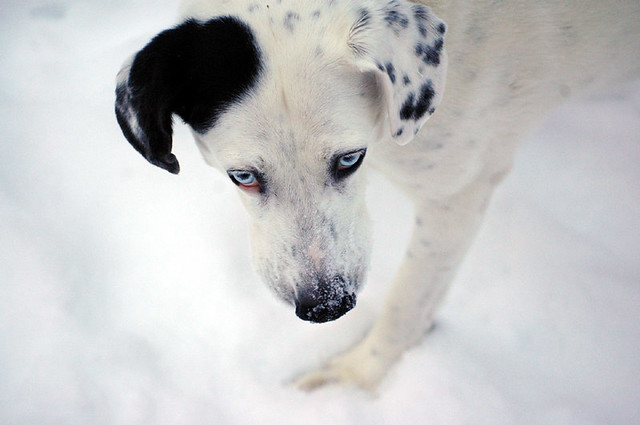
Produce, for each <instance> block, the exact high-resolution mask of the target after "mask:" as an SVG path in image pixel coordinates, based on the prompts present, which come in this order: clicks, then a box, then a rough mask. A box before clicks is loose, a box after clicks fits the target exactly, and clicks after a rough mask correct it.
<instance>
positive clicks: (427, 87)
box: [400, 81, 436, 121]
mask: <svg viewBox="0 0 640 425" xmlns="http://www.w3.org/2000/svg"><path fill="white" fill-rule="evenodd" d="M435 94H436V93H435V91H434V89H433V84H432V82H431V81H427V82H426V83H425V84H423V85H422V87H421V88H420V94H419V95H418V98H417V99H416V95H415V94H414V93H410V94H409V96H407V99H406V100H405V101H404V103H403V104H402V109H400V118H401V119H403V120H411V119H412V120H414V121H418V120H419V119H420V118H422V117H423V116H424V114H426V113H427V112H430V108H431V101H432V100H433V97H434V96H435Z"/></svg>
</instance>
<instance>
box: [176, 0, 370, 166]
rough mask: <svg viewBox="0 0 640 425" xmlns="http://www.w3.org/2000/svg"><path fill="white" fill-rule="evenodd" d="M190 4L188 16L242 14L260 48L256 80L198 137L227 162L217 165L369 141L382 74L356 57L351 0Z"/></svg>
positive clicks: (323, 153) (324, 152) (327, 151)
mask: <svg viewBox="0 0 640 425" xmlns="http://www.w3.org/2000/svg"><path fill="white" fill-rule="evenodd" d="M188 3H190V4H191V7H190V8H188V7H184V8H183V9H184V10H183V12H184V13H185V19H189V18H194V17H195V18H196V19H199V20H205V19H212V18H215V17H216V16H229V15H231V16H233V17H235V18H237V19H239V20H241V21H242V22H243V23H244V24H246V25H247V27H248V28H249V29H250V31H251V32H252V35H253V37H254V38H255V42H256V44H257V48H258V51H259V53H260V61H261V64H260V67H261V70H260V76H259V78H258V81H257V82H256V84H255V86H254V87H253V88H252V89H251V90H250V92H249V93H247V94H246V95H245V96H243V98H242V99H240V100H239V101H237V102H233V103H232V104H231V105H229V106H228V107H227V108H226V110H225V111H224V112H223V113H221V114H220V116H219V117H218V119H217V122H216V125H215V126H214V127H212V128H210V129H209V130H208V131H207V132H206V133H204V134H202V135H200V137H198V139H199V141H200V143H201V145H202V144H206V145H209V146H208V148H209V150H211V151H215V153H216V156H220V158H218V159H220V160H223V161H225V164H218V165H221V166H231V165H234V164H240V163H242V161H245V162H247V161H253V162H256V161H260V160H267V161H268V160H269V159H270V157H271V158H272V157H274V156H275V157H282V156H287V155H288V156H289V157H290V158H293V155H295V156H301V155H307V159H314V158H315V159H322V158H327V157H329V156H331V155H333V154H335V152H336V151H339V150H341V149H343V150H348V149H349V148H353V147H358V146H362V145H365V144H366V143H367V141H368V140H369V139H370V136H371V134H370V133H371V131H372V128H371V127H372V126H371V124H372V123H373V122H374V120H375V116H374V115H375V111H374V110H375V109H376V106H375V103H376V102H375V98H374V97H375V89H374V87H375V81H374V78H373V77H372V76H371V75H365V74H363V73H362V72H360V71H359V70H358V69H357V68H356V67H355V66H354V64H353V59H352V56H351V54H352V53H351V51H350V49H349V46H348V42H347V41H348V34H349V30H350V27H351V25H352V24H353V19H354V16H355V15H354V16H350V14H351V11H348V12H347V10H348V9H350V7H349V5H348V3H347V2H344V5H343V6H344V7H343V8H342V10H343V12H342V13H340V8H339V3H340V2H338V1H335V2H328V1H326V0H324V1H309V2H296V1H286V0H283V1H281V2H273V3H269V4H265V3H258V2H255V1H253V2H252V1H249V2H242V1H238V2H235V1H234V2H207V3H206V5H203V4H202V3H204V2H188ZM328 32H330V33H331V34H332V36H331V37H327V36H326V34H327V33H328ZM300 40H304V42H301V41H300ZM258 153H259V154H258ZM252 156H253V158H252ZM258 157H259V158H258ZM311 157H314V158H311ZM248 165H252V164H248Z"/></svg>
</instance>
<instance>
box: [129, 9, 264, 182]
mask: <svg viewBox="0 0 640 425" xmlns="http://www.w3.org/2000/svg"><path fill="white" fill-rule="evenodd" d="M260 68H261V67H260V54H259V51H258V49H257V47H256V44H255V40H254V37H253V35H252V33H251V31H250V30H249V28H248V27H247V26H246V25H244V24H243V23H241V22H240V21H238V20H237V19H234V18H230V17H225V18H219V19H214V20H211V21H208V22H204V23H202V22H198V21H195V20H189V21H186V22H185V23H183V24H181V25H179V26H177V27H175V28H173V29H170V30H167V31H164V32H162V33H160V34H159V35H158V36H156V37H155V38H154V39H153V40H152V41H151V42H150V43H149V44H148V45H147V46H146V47H145V48H144V49H142V50H141V51H140V52H139V53H138V54H137V55H136V57H135V59H134V61H133V64H132V66H131V70H130V73H129V78H128V81H126V82H124V83H121V84H120V85H119V86H118V88H117V90H116V97H117V99H116V115H117V117H118V122H119V124H120V126H121V128H122V131H123V133H124V135H125V137H126V138H127V139H128V140H129V142H130V143H131V144H132V145H133V146H134V148H135V149H136V150H138V152H140V153H141V154H142V155H143V156H144V157H145V158H147V160H148V161H149V162H151V163H152V164H155V165H157V166H159V167H161V168H164V169H166V170H168V171H170V172H172V173H177V172H178V171H179V165H178V161H177V160H176V158H175V156H173V155H172V154H171V147H172V133H173V130H172V114H177V115H178V116H180V118H182V119H183V120H184V121H185V122H186V123H187V124H189V125H190V126H191V127H192V128H193V129H194V130H196V131H198V132H204V131H206V130H207V129H209V128H211V127H212V126H213V125H214V124H215V122H216V120H217V118H218V116H219V115H220V113H221V112H223V111H224V110H225V109H226V108H228V107H229V105H230V104H231V103H233V102H237V101H238V100H240V99H241V98H242V97H243V95H244V94H245V93H246V92H247V91H248V90H249V89H250V88H251V87H253V85H254V84H255V83H256V81H257V79H258V75H259V71H260ZM134 124H136V125H134Z"/></svg>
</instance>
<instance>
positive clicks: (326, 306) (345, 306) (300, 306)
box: [295, 276, 356, 323]
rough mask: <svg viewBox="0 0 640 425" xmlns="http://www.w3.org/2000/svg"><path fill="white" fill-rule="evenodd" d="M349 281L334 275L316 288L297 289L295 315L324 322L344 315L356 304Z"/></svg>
mask: <svg viewBox="0 0 640 425" xmlns="http://www.w3.org/2000/svg"><path fill="white" fill-rule="evenodd" d="M350 286H351V285H350V284H349V283H346V284H345V282H344V280H343V279H342V278H341V277H339V276H336V277H334V278H333V279H331V280H330V281H328V282H327V281H324V282H320V283H319V284H318V285H317V289H315V290H308V289H303V290H299V291H298V294H297V295H296V297H295V305H296V315H297V316H298V317H299V318H301V319H302V320H307V321H309V322H314V323H324V322H330V321H332V320H336V319H338V318H340V317H342V316H344V315H345V314H346V313H347V312H348V311H350V310H351V309H352V308H353V307H355V305H356V293H355V291H354V290H348V289H346V288H347V287H350Z"/></svg>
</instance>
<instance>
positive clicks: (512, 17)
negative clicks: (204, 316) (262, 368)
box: [180, 0, 640, 388]
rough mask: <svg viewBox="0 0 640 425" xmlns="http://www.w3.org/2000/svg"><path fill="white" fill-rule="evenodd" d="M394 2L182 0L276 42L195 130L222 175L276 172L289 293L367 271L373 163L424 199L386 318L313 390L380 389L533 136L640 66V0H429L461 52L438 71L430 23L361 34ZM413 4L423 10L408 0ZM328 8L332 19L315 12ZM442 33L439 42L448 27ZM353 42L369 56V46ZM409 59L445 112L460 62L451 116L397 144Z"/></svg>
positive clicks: (266, 252)
mask: <svg viewBox="0 0 640 425" xmlns="http://www.w3.org/2000/svg"><path fill="white" fill-rule="evenodd" d="M388 3H389V2H388V1H386V0H357V1H346V0H336V1H328V0H315V1H311V0H309V1H301V0H281V1H276V0H274V1H256V0H233V1H223V0H218V1H215V0H209V1H207V0H186V1H184V2H183V5H182V7H181V18H180V20H181V21H182V20H184V19H187V18H190V17H195V18H197V19H201V20H208V19H211V18H213V17H216V16H220V15H232V16H237V17H239V18H240V19H241V20H242V21H244V22H246V23H247V25H248V26H249V27H250V28H251V30H252V31H253V32H254V34H255V37H256V40H257V43H258V45H259V48H260V50H261V53H262V58H263V61H264V63H263V65H264V67H265V69H264V73H263V75H262V77H261V78H260V80H259V82H258V84H257V85H256V86H255V87H254V88H253V89H252V91H251V93H250V96H248V97H247V98H246V99H245V100H243V101H242V102H240V103H237V104H235V105H234V106H232V107H231V108H230V109H229V110H228V111H226V112H225V113H224V114H223V115H222V116H221V117H220V118H219V121H218V123H217V125H216V126H215V127H214V128H213V129H212V130H210V131H209V132H207V133H206V134H198V133H195V132H194V136H195V138H196V140H197V142H198V145H199V147H200V148H201V151H202V153H203V155H204V157H205V159H206V161H207V162H208V163H209V164H211V165H212V166H215V167H217V168H219V169H221V170H222V171H225V170H227V169H229V168H242V167H248V166H254V167H262V168H263V169H264V170H265V172H266V173H269V178H270V181H271V183H272V185H273V189H274V191H276V192H277V193H278V196H277V200H273V199H272V200H271V201H270V202H268V203H265V202H263V201H261V199H260V197H259V196H255V195H252V194H247V193H242V194H241V197H242V199H243V202H244V204H245V206H246V208H247V211H248V212H249V216H250V221H251V231H252V243H253V256H254V261H255V264H256V268H257V270H258V272H259V273H260V274H261V275H262V276H263V278H264V279H265V281H266V282H267V283H268V284H269V285H270V286H271V287H272V288H273V289H274V290H275V291H276V292H277V293H278V294H279V295H280V296H281V297H283V298H284V299H287V300H291V299H292V298H293V297H294V296H295V293H296V291H297V290H298V289H299V285H301V284H304V283H301V282H299V279H300V277H301V276H304V274H305V268H309V267H312V268H327V269H330V270H328V273H329V274H330V273H331V272H332V270H335V271H343V272H344V271H347V273H350V274H352V275H357V276H358V279H359V280H362V279H364V274H365V270H366V266H367V262H368V253H369V236H368V235H369V229H368V221H367V214H366V209H365V204H364V187H365V178H366V168H367V166H371V165H373V166H375V167H376V168H378V169H379V170H381V171H382V172H383V173H385V174H386V175H387V176H388V177H389V178H390V179H391V180H392V181H393V182H394V183H396V184H397V186H398V187H399V189H400V190H403V191H404V192H406V193H407V194H409V195H410V196H411V198H412V199H413V200H414V202H415V205H416V211H417V213H416V214H417V215H416V224H415V230H414V233H413V236H412V239H411V242H410V244H409V247H408V250H407V256H406V258H405V259H404V261H403V263H402V265H401V267H400V269H399V271H398V273H397V275H396V277H395V280H394V282H393V283H392V286H391V289H390V291H389V293H388V296H387V299H386V303H385V307H384V309H383V312H382V314H381V316H380V318H379V319H378V320H377V321H376V323H375V324H374V325H373V327H372V329H371V331H370V333H369V334H368V335H367V337H366V338H365V339H364V340H363V341H361V342H360V343H358V344H357V345H355V346H354V348H353V349H351V350H350V351H348V352H346V353H344V354H342V355H340V356H338V357H335V358H334V359H332V360H331V361H329V362H328V363H327V364H326V365H325V366H324V367H323V368H321V369H320V370H318V371H316V372H312V373H310V374H308V375H306V376H304V377H302V378H301V379H300V380H299V384H300V385H301V386H302V387H303V388H315V387H316V386H318V385H321V384H324V383H327V382H335V381H340V382H345V383H354V384H357V385H360V386H362V387H366V388H371V387H373V386H375V385H376V384H377V383H378V382H379V381H380V379H381V378H382V377H383V376H384V375H385V373H386V371H387V370H388V369H389V367H390V366H391V365H392V364H393V363H394V362H395V361H396V360H397V359H398V358H399V357H400V355H401V354H402V352H403V351H404V350H406V349H407V348H409V347H411V346H412V345H413V344H415V343H417V342H419V341H420V340H421V338H422V337H423V335H424V334H425V332H426V331H427V330H428V329H430V327H431V326H432V322H433V317H434V312H435V311H436V308H437V307H438V304H439V303H440V301H441V299H442V298H443V296H444V295H445V293H446V291H447V288H448V286H449V284H450V282H451V280H452V279H453V277H454V274H455V270H456V268H457V267H458V265H459V263H460V261H461V260H462V258H463V256H464V254H465V251H466V249H467V247H468V245H469V244H470V242H471V240H472V238H473V235H474V234H475V232H476V230H477V229H478V227H479V225H480V223H481V220H482V216H483V214H484V211H485V207H486V205H487V203H488V202H489V199H490V196H491V193H492V190H493V189H494V187H495V186H496V185H497V184H498V182H500V180H501V179H502V178H503V177H504V175H505V174H506V173H507V172H508V170H509V168H510V167H511V163H512V158H513V152H514V150H515V148H516V146H517V144H518V142H519V140H521V139H522V137H524V136H526V134H527V132H528V131H529V130H531V129H532V128H533V126H535V124H536V123H537V122H538V121H539V120H540V119H541V118H542V117H543V116H544V115H545V114H546V113H548V111H549V108H550V107H552V106H553V105H555V104H557V103H559V102H560V101H562V100H563V99H564V98H566V97H569V96H570V95H571V96H573V95H577V94H583V93H586V92H588V91H590V90H596V89H600V90H601V89H606V88H607V87H608V85H609V84H611V83H612V82H615V81H617V80H621V79H623V78H628V77H630V76H632V75H635V74H637V71H638V69H640V59H639V56H640V55H639V53H638V52H640V3H639V2H638V1H637V0H629V1H621V0H620V1H611V2H602V1H597V0H569V1H550V0H543V1H537V2H529V1H517V0H511V1H491V0H478V1H461V0H451V1H445V0H443V1H437V0H434V1H431V2H430V1H425V2H424V4H427V5H429V6H430V7H431V9H432V10H433V12H435V14H436V15H437V16H438V17H439V18H441V19H442V20H443V21H444V22H446V23H447V26H448V30H447V33H446V36H445V37H446V42H445V47H446V50H447V54H446V55H445V54H444V53H443V56H442V60H441V62H442V63H441V65H440V66H436V67H432V68H428V67H426V68H428V69H426V70H425V68H424V67H423V68H422V69H421V70H419V69H418V68H417V67H416V66H415V64H412V63H411V62H412V61H413V59H412V56H411V55H412V54H413V53H412V52H414V51H415V43H416V41H417V37H418V35H417V34H416V31H415V29H414V30H411V31H413V32H403V33H402V36H400V37H398V38H397V39H394V37H390V36H389V33H388V31H387V32H385V30H384V28H383V27H384V21H383V20H382V19H381V17H380V16H381V15H379V14H378V15H375V16H376V17H375V18H372V19H374V20H376V21H375V24H374V25H376V26H375V27H373V28H372V29H371V28H370V31H369V33H367V34H360V35H359V36H358V37H361V38H362V39H361V40H353V39H350V38H349V37H350V34H351V32H352V31H353V25H354V22H355V21H356V20H357V19H358V13H359V11H360V10H361V9H362V8H367V9H369V10H381V9H382V8H383V7H385V6H386V5H387V4H388ZM397 4H399V5H400V6H399V7H401V8H403V9H402V10H405V11H406V10H410V7H411V4H409V3H407V2H405V1H399V2H397ZM250 9H251V10H252V12H250V11H249V10H250ZM318 10H322V14H321V15H320V17H319V19H315V20H314V19H310V16H312V15H313V14H314V13H315V12H316V11H318ZM289 12H294V13H295V14H296V15H297V16H298V17H299V18H300V20H299V21H296V22H293V26H294V28H295V29H294V30H293V31H292V30H291V28H290V25H286V24H285V20H286V16H287V13H289ZM374 14H375V13H374ZM432 22H435V23H437V22H439V21H437V20H436V18H435V17H433V18H432ZM290 24H291V22H290ZM434 25H435V24H434ZM434 28H435V27H434ZM434 28H431V29H430V31H433V29H434ZM351 35H352V34H351ZM356 38H357V37H356ZM428 38H429V43H433V41H434V33H432V32H430V33H429V36H428ZM350 42H354V43H359V45H360V46H361V47H362V46H365V47H364V50H366V53H365V54H364V55H355V54H354V51H353V46H350V44H349V43H350ZM398 55H400V56H402V55H404V56H402V58H401V59H398V61H397V62H396V68H397V71H398V72H405V73H406V74H407V75H408V76H409V77H410V78H411V79H415V78H419V77H420V76H422V77H424V76H423V75H422V74H423V73H425V72H428V73H430V74H429V76H428V77H429V78H431V79H432V80H433V81H434V85H435V86H436V96H435V98H434V100H433V106H434V107H435V106H437V104H438V103H439V100H440V98H441V97H442V96H443V89H444V75H445V70H446V62H447V60H446V58H447V56H448V63H449V66H448V76H447V88H446V93H444V97H442V103H441V105H440V107H439V109H438V111H437V112H436V113H435V115H434V116H433V117H432V119H431V120H430V121H429V122H428V123H427V124H426V125H424V128H422V130H421V131H420V132H419V133H418V134H417V136H416V137H415V139H413V141H412V142H411V143H410V144H408V145H406V146H401V144H404V143H406V142H408V141H409V140H410V139H411V138H412V137H413V136H414V130H415V129H419V128H420V127H421V126H422V124H424V121H426V118H428V117H424V119H420V120H418V121H417V122H415V123H410V124H411V125H410V126H409V128H408V129H405V132H403V136H402V137H400V138H396V139H398V140H396V141H398V143H393V142H392V139H393V137H392V134H393V133H394V131H395V130H396V128H397V127H398V126H399V125H401V124H403V122H402V121H401V120H400V121H399V120H398V116H397V115H394V113H397V110H398V109H399V108H400V106H401V105H400V104H401V103H402V101H403V99H405V98H406V95H407V94H406V93H405V92H394V90H399V89H397V88H394V85H393V84H390V83H389V81H387V80H385V76H384V73H383V72H380V71H379V70H378V69H377V68H376V64H375V61H384V60H386V59H392V58H393V59H394V60H395V58H397V57H398ZM399 78H401V77H399ZM403 90H404V89H403ZM394 111H396V112H394ZM411 126H414V127H411ZM359 147H368V154H367V157H366V159H365V162H364V164H363V166H362V168H361V169H360V170H359V171H357V172H356V173H355V174H354V175H353V176H351V177H350V178H349V182H348V184H347V185H345V187H344V189H343V190H341V191H337V190H334V189H333V188H328V187H326V185H325V184H324V182H325V178H324V175H325V172H326V169H325V168H326V161H327V160H328V159H329V158H330V157H331V156H332V155H333V154H334V153H335V152H339V151H347V150H352V149H356V148H359ZM328 223H331V227H333V229H332V230H331V229H330V228H329V227H330V226H329V225H328ZM336 235H337V236H336ZM394 249H395V248H394ZM397 249H400V248H397Z"/></svg>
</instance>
